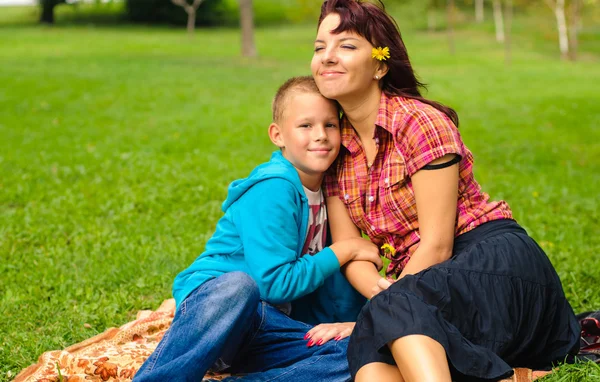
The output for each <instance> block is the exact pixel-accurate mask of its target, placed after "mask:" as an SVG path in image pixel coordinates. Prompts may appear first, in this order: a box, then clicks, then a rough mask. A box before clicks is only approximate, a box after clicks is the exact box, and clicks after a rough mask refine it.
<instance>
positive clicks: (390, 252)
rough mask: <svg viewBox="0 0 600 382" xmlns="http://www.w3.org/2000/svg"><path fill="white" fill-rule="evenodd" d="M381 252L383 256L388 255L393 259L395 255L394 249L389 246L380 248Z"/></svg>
mask: <svg viewBox="0 0 600 382" xmlns="http://www.w3.org/2000/svg"><path fill="white" fill-rule="evenodd" d="M381 250H382V251H383V254H384V255H386V256H387V255H389V256H390V257H394V255H395V254H396V248H394V247H393V246H392V245H391V244H387V243H386V244H384V245H382V246H381Z"/></svg>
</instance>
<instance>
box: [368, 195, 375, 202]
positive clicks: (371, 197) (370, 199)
mask: <svg viewBox="0 0 600 382" xmlns="http://www.w3.org/2000/svg"><path fill="white" fill-rule="evenodd" d="M374 201H375V197H374V196H373V195H371V196H369V202H371V203H373V202H374Z"/></svg>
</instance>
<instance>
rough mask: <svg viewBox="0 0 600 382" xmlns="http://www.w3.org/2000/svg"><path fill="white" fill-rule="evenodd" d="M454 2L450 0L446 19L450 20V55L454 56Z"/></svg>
mask: <svg viewBox="0 0 600 382" xmlns="http://www.w3.org/2000/svg"><path fill="white" fill-rule="evenodd" d="M454 8H455V6H454V0H448V3H447V5H446V17H447V18H448V26H447V28H448V47H449V48H450V54H454V51H455V49H454V12H455V9H454Z"/></svg>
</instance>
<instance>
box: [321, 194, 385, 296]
mask: <svg viewBox="0 0 600 382" xmlns="http://www.w3.org/2000/svg"><path fill="white" fill-rule="evenodd" d="M327 214H328V221H329V229H330V230H331V240H332V241H333V243H334V245H335V243H337V242H340V241H342V240H347V239H352V238H361V234H360V231H359V229H358V227H356V226H355V225H354V223H353V222H352V219H350V215H349V214H348V210H347V209H346V206H345V205H344V203H343V202H342V201H341V200H340V199H339V198H338V197H337V196H330V197H328V198H327ZM342 274H343V275H344V276H345V277H346V278H347V279H348V281H349V282H350V284H352V286H353V287H354V289H356V290H357V291H358V292H359V293H360V294H362V295H363V296H365V297H366V298H371V297H372V296H373V288H374V287H375V286H376V285H377V282H378V281H379V279H381V276H380V275H379V272H377V268H375V265H374V264H373V263H372V262H370V261H350V262H349V263H347V264H346V265H345V266H343V267H342Z"/></svg>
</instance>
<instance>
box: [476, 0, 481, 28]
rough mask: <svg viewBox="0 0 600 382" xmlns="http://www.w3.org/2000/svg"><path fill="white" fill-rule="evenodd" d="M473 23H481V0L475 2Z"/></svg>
mask: <svg viewBox="0 0 600 382" xmlns="http://www.w3.org/2000/svg"><path fill="white" fill-rule="evenodd" d="M475 21H477V22H478V23H482V22H483V0H475Z"/></svg>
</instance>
